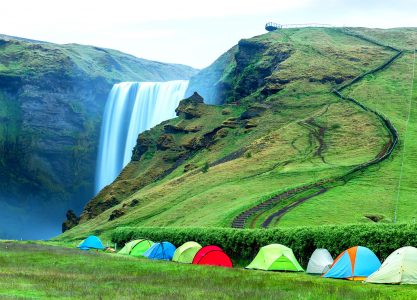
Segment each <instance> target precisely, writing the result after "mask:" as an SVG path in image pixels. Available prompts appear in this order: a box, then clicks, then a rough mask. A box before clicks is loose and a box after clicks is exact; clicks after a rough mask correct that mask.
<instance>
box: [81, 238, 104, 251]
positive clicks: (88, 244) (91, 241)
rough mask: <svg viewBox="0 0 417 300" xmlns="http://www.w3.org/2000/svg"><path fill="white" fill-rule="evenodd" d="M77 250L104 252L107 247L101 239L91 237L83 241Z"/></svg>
mask: <svg viewBox="0 0 417 300" xmlns="http://www.w3.org/2000/svg"><path fill="white" fill-rule="evenodd" d="M77 248H79V249H80V250H90V249H97V250H104V249H105V247H104V246H103V243H102V242H101V241H100V239H99V238H98V237H96V236H94V235H90V236H89V237H88V238H86V239H85V240H84V241H82V242H81V243H80V244H79V245H78V246H77Z"/></svg>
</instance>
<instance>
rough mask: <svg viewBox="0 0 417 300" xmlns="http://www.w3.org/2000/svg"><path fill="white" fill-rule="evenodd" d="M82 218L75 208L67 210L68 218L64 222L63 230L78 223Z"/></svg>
mask: <svg viewBox="0 0 417 300" xmlns="http://www.w3.org/2000/svg"><path fill="white" fill-rule="evenodd" d="M79 222H80V219H79V218H78V217H77V216H76V214H75V213H74V211H73V210H69V211H67V220H66V221H65V222H64V223H62V232H65V231H67V230H69V229H71V228H73V227H75V226H77V225H78V223H79Z"/></svg>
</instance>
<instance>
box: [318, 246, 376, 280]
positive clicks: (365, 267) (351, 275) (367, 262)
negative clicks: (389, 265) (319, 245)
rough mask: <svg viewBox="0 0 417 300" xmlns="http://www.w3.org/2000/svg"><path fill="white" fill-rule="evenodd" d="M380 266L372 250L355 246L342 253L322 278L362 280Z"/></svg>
mask: <svg viewBox="0 0 417 300" xmlns="http://www.w3.org/2000/svg"><path fill="white" fill-rule="evenodd" d="M380 266H381V262H380V261H379V259H378V257H377V256H376V255H375V253H373V252H372V250H370V249H368V248H366V247H361V246H356V247H352V248H349V249H347V250H345V251H343V252H342V253H341V254H340V255H339V256H338V257H337V258H336V259H335V261H334V262H333V265H332V266H331V267H330V270H329V271H327V273H325V274H324V275H323V277H327V278H344V279H349V280H364V279H365V278H366V277H368V276H369V275H371V274H372V273H374V272H375V271H376V270H378V269H379V267H380Z"/></svg>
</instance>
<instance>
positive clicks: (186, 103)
mask: <svg viewBox="0 0 417 300" xmlns="http://www.w3.org/2000/svg"><path fill="white" fill-rule="evenodd" d="M198 104H204V99H203V97H201V96H200V95H199V94H198V93H197V92H194V94H193V95H192V96H191V97H189V98H187V99H185V100H183V101H181V102H180V105H179V106H178V108H177V109H176V110H175V112H176V113H177V115H178V116H183V117H184V118H185V119H193V118H199V117H201V110H199V106H198Z"/></svg>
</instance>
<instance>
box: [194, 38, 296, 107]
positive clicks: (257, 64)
mask: <svg viewBox="0 0 417 300" xmlns="http://www.w3.org/2000/svg"><path fill="white" fill-rule="evenodd" d="M292 51H293V50H292V49H291V47H290V46H289V45H287V44H279V45H271V44H270V43H269V42H267V41H264V40H262V39H256V38H254V39H250V40H241V41H240V42H239V44H238V45H237V46H235V47H233V48H232V49H231V50H229V51H228V52H226V53H225V54H224V55H222V56H221V57H220V58H219V59H218V60H216V61H215V62H214V63H213V64H212V65H211V66H209V67H207V68H206V69H204V70H202V71H201V72H199V73H198V74H197V75H195V76H194V77H192V78H191V80H190V84H189V88H188V91H187V95H191V93H192V92H195V91H197V92H198V93H201V95H203V97H204V98H205V99H207V100H208V101H206V103H208V104H222V103H228V102H235V101H240V100H241V99H244V98H245V97H246V96H249V95H250V94H252V93H253V92H255V91H257V90H258V89H260V92H261V95H262V97H266V96H268V95H271V94H274V93H276V92H278V91H280V90H281V89H283V86H284V85H285V84H287V83H289V81H285V80H281V81H279V79H276V78H273V79H271V78H269V76H270V75H271V74H272V73H273V72H275V71H277V70H278V69H279V65H280V64H281V63H282V62H284V61H285V60H286V59H288V58H289V57H290V56H291V54H292ZM231 66H233V67H231ZM273 81H274V82H273Z"/></svg>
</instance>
